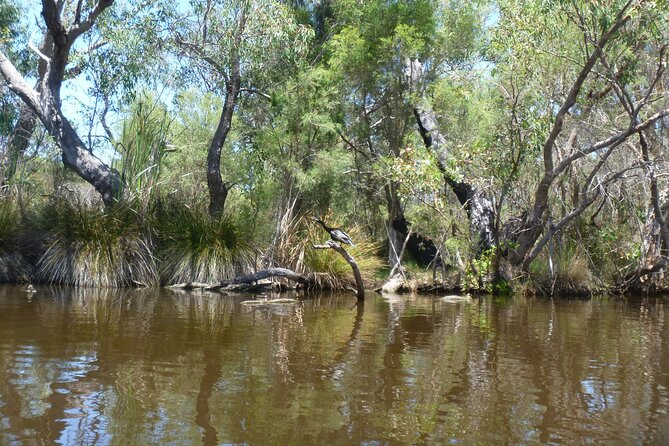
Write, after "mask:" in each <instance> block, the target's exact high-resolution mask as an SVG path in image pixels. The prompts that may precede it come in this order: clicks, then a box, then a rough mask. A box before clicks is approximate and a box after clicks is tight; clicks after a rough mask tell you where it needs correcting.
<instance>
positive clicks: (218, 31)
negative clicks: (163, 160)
mask: <svg viewBox="0 0 669 446" xmlns="http://www.w3.org/2000/svg"><path fill="white" fill-rule="evenodd" d="M172 33H173V37H174V40H175V42H176V44H177V45H178V48H179V49H180V54H183V55H185V56H187V57H188V60H189V65H188V66H187V67H184V74H185V76H186V78H187V79H188V80H190V81H192V82H196V80H198V81H200V82H201V84H200V85H201V88H202V89H203V90H207V91H212V92H215V93H217V94H219V95H222V96H224V101H223V105H222V109H221V114H220V118H219V121H218V125H217V127H216V132H215V133H214V136H213V138H212V140H211V143H210V145H209V150H208V153H207V184H208V187H209V213H210V215H212V216H214V217H216V216H220V215H221V214H222V213H223V210H224V208H225V202H226V199H227V196H228V193H229V191H230V189H231V188H232V187H233V185H234V183H232V182H230V181H227V180H226V179H224V178H223V177H222V174H221V153H222V149H223V146H224V144H225V143H226V139H227V137H228V134H229V132H230V129H231V127H232V121H233V116H234V114H235V109H236V107H237V106H238V103H239V96H240V94H243V93H248V94H253V95H259V96H261V97H264V98H267V99H269V98H270V96H269V94H268V93H267V92H266V89H267V88H268V86H269V85H271V84H272V80H273V76H276V75H277V73H280V72H281V71H282V70H284V69H285V68H286V67H288V66H290V64H291V63H294V62H296V60H298V59H299V58H300V56H301V54H302V52H303V51H304V50H305V49H306V47H307V43H308V41H309V39H310V37H311V35H312V32H311V31H310V29H308V28H306V27H304V26H300V25H299V24H298V23H297V22H296V20H295V19H294V17H293V15H292V13H291V10H290V8H289V7H287V6H286V5H285V4H284V3H283V2H280V1H259V0H233V1H215V0H197V1H193V2H191V4H190V8H189V9H188V11H186V12H185V13H184V14H183V16H182V17H181V18H180V20H178V21H177V22H176V24H175V25H174V27H173V30H172Z"/></svg>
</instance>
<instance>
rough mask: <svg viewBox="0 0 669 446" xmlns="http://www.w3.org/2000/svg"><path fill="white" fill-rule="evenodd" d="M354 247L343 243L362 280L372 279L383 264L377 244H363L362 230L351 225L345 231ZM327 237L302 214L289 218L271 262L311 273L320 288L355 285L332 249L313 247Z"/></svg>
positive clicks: (344, 263) (347, 266) (341, 259)
mask: <svg viewBox="0 0 669 446" xmlns="http://www.w3.org/2000/svg"><path fill="white" fill-rule="evenodd" d="M347 232H348V234H349V235H350V236H351V239H352V240H353V242H354V243H355V245H356V247H355V248H354V247H350V246H345V249H346V250H347V251H348V252H349V253H350V254H351V256H352V257H353V258H354V259H355V261H356V263H357V264H358V267H359V268H360V273H361V275H362V278H363V281H364V282H365V283H366V284H371V283H373V282H374V277H375V275H376V273H377V272H378V271H379V270H380V269H381V268H383V266H384V264H383V261H382V259H381V258H380V257H379V255H378V250H379V246H378V244H376V243H367V242H366V241H365V237H364V235H363V233H362V231H361V230H360V229H359V228H357V227H353V228H351V229H350V230H348V231H347ZM329 239H330V236H329V234H328V233H327V232H325V231H324V230H323V229H322V228H321V227H320V226H318V225H316V224H315V222H313V221H312V220H311V219H310V218H309V217H306V216H302V217H299V218H295V219H294V220H293V221H291V222H290V223H289V224H288V225H287V227H286V230H285V231H284V233H283V234H282V236H281V237H280V238H279V241H278V243H277V248H276V254H275V261H276V263H277V264H279V265H282V266H286V267H287V268H290V269H292V270H294V271H295V272H298V273H300V274H305V275H307V274H312V276H313V278H314V280H315V282H316V284H317V285H316V286H317V287H318V288H321V289H346V288H349V287H354V286H355V279H354V277H353V273H352V272H351V266H350V265H349V264H348V263H347V262H346V261H345V260H344V259H343V258H342V257H341V255H339V254H338V253H337V252H335V251H334V250H332V249H314V248H313V247H312V246H313V245H322V244H324V243H325V242H326V241H327V240H329Z"/></svg>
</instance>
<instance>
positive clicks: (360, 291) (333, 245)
mask: <svg viewBox="0 0 669 446" xmlns="http://www.w3.org/2000/svg"><path fill="white" fill-rule="evenodd" d="M312 248H314V249H334V250H335V251H337V252H338V253H339V254H341V256H342V257H343V258H344V260H346V262H347V263H348V264H349V265H351V269H352V270H353V276H354V277H355V285H356V296H357V297H358V300H365V285H364V283H363V282H362V275H361V274H360V268H358V264H357V263H355V259H354V258H353V257H351V255H350V254H349V253H348V252H346V250H345V249H344V248H342V246H341V245H340V244H339V243H337V242H334V241H332V240H328V241H327V243H326V244H325V245H312Z"/></svg>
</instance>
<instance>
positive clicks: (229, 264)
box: [156, 200, 255, 285]
mask: <svg viewBox="0 0 669 446" xmlns="http://www.w3.org/2000/svg"><path fill="white" fill-rule="evenodd" d="M156 232H157V234H158V256H159V258H160V259H161V265H160V278H161V283H163V284H166V285H171V284H175V283H184V282H207V283H213V282H217V281H220V280H224V279H229V278H233V277H236V276H239V275H242V274H247V273H248V272H249V271H250V270H251V269H252V267H253V265H254V261H255V250H254V246H253V243H252V241H251V234H250V233H249V232H248V231H247V230H246V228H245V227H244V226H242V225H240V224H239V223H238V222H236V221H235V220H233V219H232V218H231V217H229V216H223V217H221V218H211V217H210V216H209V215H208V214H207V211H206V209H205V207H204V206H202V205H197V204H191V205H186V204H184V203H180V202H177V201H173V200H168V201H167V203H166V204H164V205H162V206H161V207H160V208H159V210H158V212H157V220H156Z"/></svg>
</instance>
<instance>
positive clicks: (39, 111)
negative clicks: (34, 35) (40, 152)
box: [0, 0, 122, 205]
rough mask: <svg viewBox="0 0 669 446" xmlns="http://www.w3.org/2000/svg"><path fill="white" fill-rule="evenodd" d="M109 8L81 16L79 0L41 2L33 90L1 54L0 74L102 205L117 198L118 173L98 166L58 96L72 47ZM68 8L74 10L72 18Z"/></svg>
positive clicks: (104, 4) (100, 6)
mask: <svg viewBox="0 0 669 446" xmlns="http://www.w3.org/2000/svg"><path fill="white" fill-rule="evenodd" d="M112 3H113V0H100V1H98V2H97V3H95V5H93V7H92V8H91V9H90V10H89V11H88V13H87V14H85V12H86V11H84V5H83V1H81V0H79V1H78V2H77V3H76V5H75V4H73V3H69V2H63V3H58V4H57V3H56V2H55V1H53V0H43V2H42V17H43V19H44V23H45V25H46V28H47V31H48V33H47V35H46V37H45V42H44V45H43V49H44V51H38V53H39V54H38V55H39V57H40V58H41V59H42V61H43V62H44V66H45V69H44V70H43V72H40V77H39V86H38V88H32V87H31V86H30V85H28V83H27V81H26V80H25V78H24V77H23V75H21V73H19V71H18V70H17V69H16V67H15V65H14V64H13V63H12V62H11V61H10V60H9V59H8V58H7V56H6V55H5V54H4V52H0V73H2V76H3V77H4V79H5V81H6V82H7V84H8V85H9V88H10V89H11V90H12V91H13V92H14V93H16V94H17V95H18V96H19V97H20V98H21V100H22V101H23V102H24V103H25V104H26V106H27V107H29V108H30V110H31V111H32V112H33V113H35V115H36V116H37V117H38V118H39V120H40V122H41V123H42V125H44V127H45V129H46V130H47V132H48V133H49V135H50V136H51V137H52V138H53V139H54V140H55V141H56V143H57V144H58V145H59V147H60V149H61V153H62V159H63V163H64V164H65V165H66V166H67V167H68V168H70V169H72V170H73V171H74V172H75V173H77V175H79V176H80V177H82V178H83V179H84V180H86V181H87V182H88V183H90V184H92V185H93V186H94V187H95V189H96V190H97V191H98V192H99V193H100V195H102V200H103V201H104V203H105V204H107V205H111V204H112V203H113V201H114V199H115V198H118V197H120V195H121V191H122V182H121V178H120V176H119V174H118V172H116V171H115V170H113V169H111V168H110V167H109V166H107V165H106V164H105V163H103V162H102V161H101V160H100V159H99V158H98V157H96V156H95V155H93V153H91V151H90V150H89V149H88V148H87V147H86V145H85V144H84V142H83V141H82V140H81V138H80V137H79V135H78V134H77V131H76V130H75V129H74V127H73V126H72V124H71V123H70V121H69V120H68V119H67V118H66V117H65V116H64V115H63V113H62V110H61V97H60V95H61V87H62V84H63V80H64V77H65V73H66V68H67V64H68V61H69V57H70V53H71V51H72V48H73V46H74V44H75V42H76V41H77V39H78V38H80V37H81V36H82V35H84V34H85V33H86V32H88V31H89V30H90V29H91V28H92V27H93V25H94V24H95V21H96V19H97V18H98V17H99V16H100V14H102V13H103V12H104V11H105V10H106V9H107V8H109V7H110V6H111V5H112ZM72 8H76V9H75V10H74V13H73V14H72V12H73V11H72Z"/></svg>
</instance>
